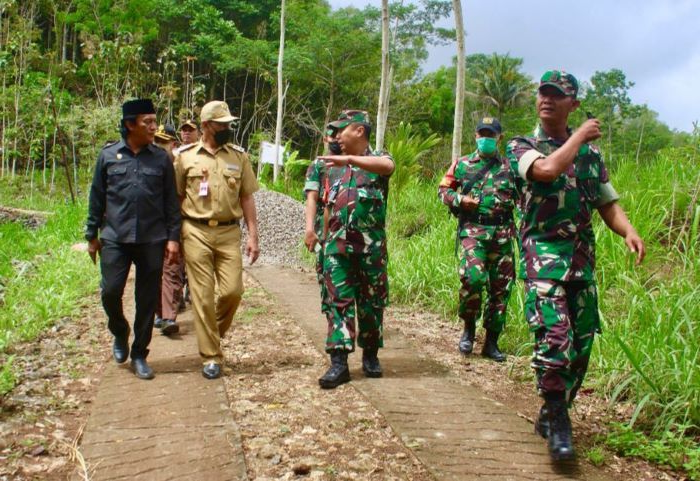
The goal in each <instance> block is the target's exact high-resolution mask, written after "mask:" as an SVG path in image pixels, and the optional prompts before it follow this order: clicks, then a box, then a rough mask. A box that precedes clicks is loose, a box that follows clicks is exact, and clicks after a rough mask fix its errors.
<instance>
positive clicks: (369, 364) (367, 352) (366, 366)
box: [362, 347, 382, 377]
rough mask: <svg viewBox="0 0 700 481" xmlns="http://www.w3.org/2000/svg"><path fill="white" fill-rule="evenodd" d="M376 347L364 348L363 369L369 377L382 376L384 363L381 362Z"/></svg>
mask: <svg viewBox="0 0 700 481" xmlns="http://www.w3.org/2000/svg"><path fill="white" fill-rule="evenodd" d="M378 352H379V349H378V348H376V347H373V348H366V349H363V350H362V370H363V371H364V372H365V376H367V377H382V365H381V364H379V358H378V357H377V353H378Z"/></svg>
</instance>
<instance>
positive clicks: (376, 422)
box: [225, 277, 432, 481]
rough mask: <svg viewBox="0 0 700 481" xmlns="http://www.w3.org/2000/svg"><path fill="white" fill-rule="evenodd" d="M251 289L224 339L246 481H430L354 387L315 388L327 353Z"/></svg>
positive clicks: (252, 286) (228, 385)
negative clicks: (317, 347) (242, 450)
mask: <svg viewBox="0 0 700 481" xmlns="http://www.w3.org/2000/svg"><path fill="white" fill-rule="evenodd" d="M246 285H247V286H248V287H247V292H246V295H245V299H244V303H243V306H242V308H241V310H240V311H239V315H237V322H236V323H235V324H234V326H233V327H232V329H231V331H229V334H228V336H227V339H226V341H225V346H226V354H227V358H228V359H229V362H230V363H231V367H230V369H231V374H230V375H228V376H227V377H226V379H225V383H226V388H227V391H228V395H229V401H230V403H231V409H232V411H233V414H234V416H235V420H236V423H237V424H238V425H239V429H240V431H241V436H242V440H243V448H244V450H245V454H246V464H247V466H248V476H249V478H250V479H251V480H257V481H263V480H272V479H298V476H300V475H308V477H305V479H338V480H350V479H362V480H365V479H368V480H369V479H377V480H380V479H381V480H415V481H419V480H429V479H432V478H431V476H430V475H429V474H428V472H427V471H426V469H425V468H424V467H423V466H422V465H421V464H420V462H419V461H418V460H417V459H416V458H415V457H414V455H413V454H412V452H411V451H410V450H409V449H407V448H406V447H405V446H404V445H403V443H402V442H401V440H400V439H399V438H398V437H397V436H396V435H395V434H394V433H393V431H392V430H391V428H390V427H389V426H388V425H387V423H386V421H385V420H384V419H383V418H382V416H381V415H380V414H379V413H378V412H377V411H376V409H374V407H372V405H371V404H370V403H369V402H368V401H367V400H366V399H365V398H363V397H362V395H360V394H359V393H358V392H357V391H356V390H355V389H353V388H352V387H351V386H350V385H344V386H342V387H339V388H337V389H335V390H333V391H321V390H320V389H319V388H318V387H317V382H316V379H317V378H318V377H319V376H320V375H321V374H322V373H323V372H324V370H325V369H326V368H327V362H326V361H325V359H324V358H323V356H322V355H321V354H320V353H319V352H318V351H317V350H316V349H315V348H314V347H313V346H312V344H311V342H310V340H309V339H308V338H307V337H306V335H305V334H304V333H303V331H302V330H301V328H300V327H299V326H298V325H297V324H296V323H295V322H294V321H293V320H292V319H290V318H289V317H287V315H286V314H285V313H284V312H280V310H279V309H277V308H276V306H275V304H274V303H273V302H272V301H271V300H270V298H269V296H268V295H267V294H266V293H265V291H263V290H262V289H261V288H260V287H259V286H258V285H257V284H256V283H255V282H254V281H253V280H252V279H251V278H250V277H246Z"/></svg>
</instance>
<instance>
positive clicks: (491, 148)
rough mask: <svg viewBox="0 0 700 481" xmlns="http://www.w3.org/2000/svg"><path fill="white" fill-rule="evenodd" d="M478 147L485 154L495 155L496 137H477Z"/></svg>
mask: <svg viewBox="0 0 700 481" xmlns="http://www.w3.org/2000/svg"><path fill="white" fill-rule="evenodd" d="M476 148H477V149H478V150H479V152H480V153H482V154H484V155H493V153H494V152H496V139H495V138H493V137H479V138H478V139H476Z"/></svg>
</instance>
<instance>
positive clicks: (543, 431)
mask: <svg viewBox="0 0 700 481" xmlns="http://www.w3.org/2000/svg"><path fill="white" fill-rule="evenodd" d="M535 434H539V435H540V436H542V437H543V438H544V439H547V438H548V437H549V409H547V405H546V404H543V405H542V407H541V408H540V414H539V416H537V420H536V421H535Z"/></svg>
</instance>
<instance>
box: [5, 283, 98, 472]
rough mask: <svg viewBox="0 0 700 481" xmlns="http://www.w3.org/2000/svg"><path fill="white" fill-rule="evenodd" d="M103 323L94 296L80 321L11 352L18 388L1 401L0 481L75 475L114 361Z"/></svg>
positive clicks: (63, 322)
mask: <svg viewBox="0 0 700 481" xmlns="http://www.w3.org/2000/svg"><path fill="white" fill-rule="evenodd" d="M103 319H104V315H103V313H102V308H101V306H100V305H99V299H98V297H97V296H96V295H95V296H93V297H92V298H91V299H90V300H89V307H87V308H85V310H84V311H83V312H82V315H81V316H80V317H79V318H70V317H66V318H63V319H61V320H59V321H58V322H57V323H56V324H55V325H54V327H53V328H51V329H50V330H48V332H46V333H45V334H44V335H43V336H42V337H41V338H39V339H37V340H35V341H33V342H31V343H20V344H16V345H15V346H14V347H13V348H12V349H11V352H10V356H13V358H14V360H13V367H14V369H15V371H16V373H17V377H18V378H19V384H18V385H17V386H16V387H15V389H14V390H13V391H12V392H11V393H9V394H7V395H5V396H0V408H1V412H0V480H10V479H12V480H17V481H24V480H39V479H42V480H43V479H66V478H67V477H68V476H69V474H70V473H71V472H72V471H73V470H74V468H75V466H76V465H77V464H76V463H78V462H79V459H78V458H76V455H77V456H79V451H77V450H76V446H77V442H78V440H79V439H80V436H81V433H82V429H83V426H84V425H85V422H86V421H87V418H88V416H89V414H90V403H91V402H92V400H93V399H94V397H95V394H96V392H97V386H98V384H99V381H100V377H101V374H102V371H103V370H104V366H105V363H106V362H107V361H108V359H110V350H109V346H110V338H111V336H109V334H108V332H107V329H106V323H105V322H104V321H103ZM0 360H1V361H2V362H6V360H7V356H4V355H3V357H0Z"/></svg>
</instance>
